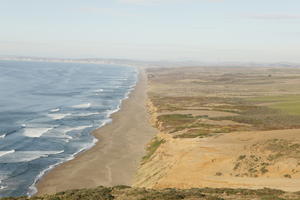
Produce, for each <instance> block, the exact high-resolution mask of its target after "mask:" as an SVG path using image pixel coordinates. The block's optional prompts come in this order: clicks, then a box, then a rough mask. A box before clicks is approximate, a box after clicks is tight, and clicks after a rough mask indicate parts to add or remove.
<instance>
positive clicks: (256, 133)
mask: <svg viewBox="0 0 300 200" xmlns="http://www.w3.org/2000/svg"><path fill="white" fill-rule="evenodd" d="M147 73H148V78H149V88H148V90H149V91H148V94H149V103H148V108H149V111H150V112H151V115H152V119H151V121H152V124H153V126H155V127H157V128H158V130H159V132H160V133H159V134H158V135H157V136H156V138H155V140H154V141H152V142H150V143H149V147H148V149H152V150H151V153H150V154H149V155H148V156H147V157H146V158H145V159H144V160H143V162H142V165H141V167H140V169H139V171H138V174H137V178H136V182H135V186H139V187H148V188H169V187H175V188H182V189H188V188H195V187H197V188H199V187H213V188H220V187H229V188H252V189H258V188H264V187H269V188H276V189H282V190H286V191H299V190H300V69H296V68H279V67H278V68H250V67H240V68H238V67H182V68H163V69H162V68H149V69H148V70H147ZM158 141H161V142H158ZM158 144H159V145H158ZM152 145H155V148H154V149H155V151H154V150H153V148H151V146H152Z"/></svg>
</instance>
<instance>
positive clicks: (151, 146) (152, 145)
mask: <svg viewBox="0 0 300 200" xmlns="http://www.w3.org/2000/svg"><path fill="white" fill-rule="evenodd" d="M165 142H166V141H165V140H163V139H159V138H157V137H155V138H154V139H152V141H151V142H150V144H149V145H148V146H147V149H146V150H147V154H146V155H145V156H144V157H143V162H146V161H147V160H149V159H150V158H151V156H152V155H153V154H154V153H155V151H156V150H157V149H158V147H159V146H160V145H161V144H163V143H165Z"/></svg>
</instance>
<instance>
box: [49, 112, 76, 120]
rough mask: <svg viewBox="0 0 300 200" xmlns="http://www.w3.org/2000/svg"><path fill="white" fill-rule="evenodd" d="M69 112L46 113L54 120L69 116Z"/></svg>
mask: <svg viewBox="0 0 300 200" xmlns="http://www.w3.org/2000/svg"><path fill="white" fill-rule="evenodd" d="M70 115H71V114H69V113H66V114H48V116H49V117H51V118H52V119H54V120H59V119H63V118H65V117H67V116H70Z"/></svg>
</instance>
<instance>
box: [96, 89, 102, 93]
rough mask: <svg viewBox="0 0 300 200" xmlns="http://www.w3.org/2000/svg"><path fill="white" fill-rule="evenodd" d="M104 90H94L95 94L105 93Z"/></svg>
mask: <svg viewBox="0 0 300 200" xmlns="http://www.w3.org/2000/svg"><path fill="white" fill-rule="evenodd" d="M103 91H104V90H103V89H98V90H94V92H97V93H98V92H103Z"/></svg>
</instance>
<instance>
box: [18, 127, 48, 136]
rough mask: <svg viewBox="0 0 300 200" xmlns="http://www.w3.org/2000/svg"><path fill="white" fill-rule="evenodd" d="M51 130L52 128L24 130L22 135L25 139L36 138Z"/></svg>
mask: <svg viewBox="0 0 300 200" xmlns="http://www.w3.org/2000/svg"><path fill="white" fill-rule="evenodd" d="M51 129H52V128H25V130H24V133H23V135H24V136H26V137H32V138H38V137H41V136H42V135H43V134H45V133H47V132H48V131H50V130H51Z"/></svg>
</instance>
